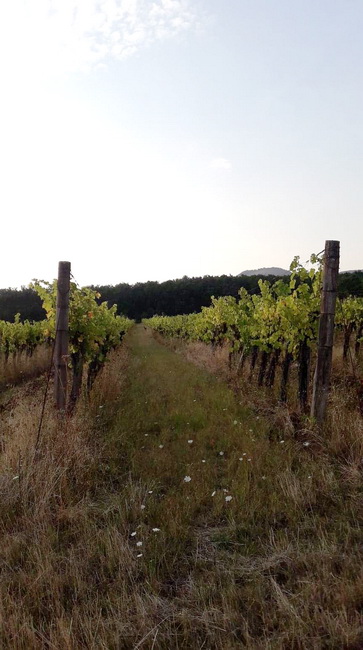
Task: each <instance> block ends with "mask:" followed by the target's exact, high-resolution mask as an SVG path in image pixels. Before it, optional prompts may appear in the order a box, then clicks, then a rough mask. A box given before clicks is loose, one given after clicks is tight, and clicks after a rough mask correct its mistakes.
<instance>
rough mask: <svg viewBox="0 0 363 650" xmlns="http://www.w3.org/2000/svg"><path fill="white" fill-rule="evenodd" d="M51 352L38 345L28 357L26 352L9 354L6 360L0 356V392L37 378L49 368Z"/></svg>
mask: <svg viewBox="0 0 363 650" xmlns="http://www.w3.org/2000/svg"><path fill="white" fill-rule="evenodd" d="M51 356H52V350H51V347H50V346H49V345H45V344H44V345H39V346H38V347H37V348H36V349H35V350H34V352H33V354H32V356H29V355H28V354H27V353H26V352H16V353H14V354H11V355H10V356H9V358H8V360H5V357H4V355H0V390H1V391H3V390H4V389H6V388H8V387H9V386H12V385H14V384H18V383H21V382H22V381H25V380H27V379H31V378H32V377H37V376H39V375H40V374H41V373H42V372H45V371H46V370H47V369H48V368H49V364H50V361H51Z"/></svg>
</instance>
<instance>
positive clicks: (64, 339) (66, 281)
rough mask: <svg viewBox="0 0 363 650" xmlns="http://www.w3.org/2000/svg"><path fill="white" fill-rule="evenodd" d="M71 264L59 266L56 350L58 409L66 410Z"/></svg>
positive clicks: (55, 379)
mask: <svg viewBox="0 0 363 650" xmlns="http://www.w3.org/2000/svg"><path fill="white" fill-rule="evenodd" d="M70 275H71V263H70V262H59V264H58V289H57V308H56V340H55V350H54V366H55V376H54V396H55V402H56V407H57V409H59V410H65V408H66V403H67V363H68V339H69V335H68V315H69V288H70Z"/></svg>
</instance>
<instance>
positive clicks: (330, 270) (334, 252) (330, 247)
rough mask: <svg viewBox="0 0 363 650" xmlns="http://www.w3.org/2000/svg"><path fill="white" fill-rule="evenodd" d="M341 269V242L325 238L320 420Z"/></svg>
mask: <svg viewBox="0 0 363 650" xmlns="http://www.w3.org/2000/svg"><path fill="white" fill-rule="evenodd" d="M338 273H339V242H338V241H327V242H325V254H324V268H323V289H322V296H321V305H320V319H319V334H318V357H317V361H316V368H315V375H314V386H313V399H312V404H311V416H312V417H314V418H316V420H317V422H318V423H319V424H322V422H323V421H324V419H325V415H326V407H327V402H328V393H329V384H330V374H331V366H332V356H333V339H334V319H335V304H336V299H337V286H338Z"/></svg>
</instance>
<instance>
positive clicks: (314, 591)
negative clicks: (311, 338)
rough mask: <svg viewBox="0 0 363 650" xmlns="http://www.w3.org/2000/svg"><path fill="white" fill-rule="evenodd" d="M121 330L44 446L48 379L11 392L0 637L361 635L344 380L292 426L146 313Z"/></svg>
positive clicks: (320, 640) (281, 640) (193, 643)
mask: <svg viewBox="0 0 363 650" xmlns="http://www.w3.org/2000/svg"><path fill="white" fill-rule="evenodd" d="M126 346H129V348H127V347H123V348H122V350H121V351H120V352H118V353H117V354H115V355H114V358H113V360H112V362H111V363H110V364H109V365H108V366H107V367H106V369H105V371H104V372H103V374H102V375H101V377H99V379H98V380H97V385H96V386H95V388H94V391H93V395H92V396H91V399H90V402H89V403H86V402H83V404H81V405H80V406H79V408H78V410H77V413H76V414H75V417H74V418H73V420H72V421H69V422H66V423H65V424H64V425H63V424H62V423H60V422H58V421H57V419H56V418H54V415H53V414H52V410H51V407H50V405H48V410H47V415H46V420H45V425H44V430H43V434H42V437H41V444H40V447H39V453H37V454H36V455H34V442H35V439H36V432H37V424H38V417H39V411H40V408H39V402H40V397H41V394H42V390H43V386H42V383H41V381H39V382H38V384H37V383H36V382H35V383H33V384H32V385H31V386H30V385H29V386H22V387H20V388H18V389H15V390H14V391H13V397H12V405H11V410H9V411H6V413H5V414H4V415H6V417H3V420H2V425H1V427H2V428H1V435H2V449H3V454H2V458H1V464H2V468H1V469H2V471H1V482H0V489H1V507H0V526H1V533H2V544H1V551H0V562H1V564H0V566H1V574H2V575H1V581H0V593H1V599H0V603H1V604H0V616H1V632H0V646H1V647H2V648H4V649H5V650H6V649H7V648H12V649H13V648H14V649H15V650H17V649H23V648H25V649H28V648H29V649H30V650H32V649H33V648H34V649H38V648H47V649H48V648H49V649H51V648H57V649H60V650H62V649H63V648H65V649H72V650H73V649H74V650H76V649H77V648H90V649H91V648H97V649H98V648H100V649H104V650H106V649H107V650H109V649H112V650H113V649H115V650H116V649H117V650H119V649H125V650H126V649H134V650H136V649H137V648H141V649H143V650H144V649H149V650H152V649H154V650H156V649H160V650H170V649H174V648H176V649H183V650H184V649H185V650H188V649H192V650H194V649H195V650H197V649H198V650H199V649H202V648H205V650H211V649H223V650H233V649H235V648H236V649H237V648H241V647H242V648H249V649H253V650H254V649H257V650H258V649H261V650H267V649H268V650H270V649H271V650H275V649H276V650H287V649H288V650H290V649H292V650H305V649H306V650H311V649H325V648H326V649H328V648H331V649H337V650H338V649H341V648H345V649H346V650H348V649H349V650H353V649H355V650H359V648H362V647H363V626H362V609H363V587H362V585H363V580H362V578H363V576H362V569H361V567H362V566H363V563H362V559H363V557H362V556H363V551H362V544H361V531H360V524H361V520H362V514H363V512H362V501H361V494H362V490H363V484H362V478H361V474H362V473H361V465H360V463H361V459H362V457H363V454H362V443H361V441H362V440H363V426H362V419H361V418H359V417H358V415H357V413H356V412H353V411H352V410H350V409H349V404H348V405H347V403H346V401H345V398H344V395H342V393H341V391H340V389H338V388H337V389H336V392H335V393H334V395H333V400H332V410H331V420H330V422H329V425H328V427H327V431H325V432H324V434H323V435H322V434H319V433H318V432H317V431H314V430H312V429H311V428H309V427H308V426H306V427H305V429H304V431H300V432H299V435H296V428H295V427H294V425H293V424H292V422H291V418H290V417H289V414H288V412H287V411H286V409H285V410H283V409H282V408H281V409H280V411H278V412H276V413H275V414H274V419H273V420H272V419H270V415H271V410H270V411H266V416H264V415H263V414H262V413H260V412H258V411H256V410H255V409H254V408H251V407H248V408H246V406H245V404H240V403H239V402H238V400H236V399H235V395H234V393H233V392H232V391H231V390H229V389H228V387H227V386H226V384H225V383H223V382H221V381H219V380H218V379H216V378H215V377H214V376H213V375H211V374H210V373H207V372H203V371H202V370H200V369H199V368H197V367H195V366H194V365H192V364H188V363H186V362H185V360H184V358H183V356H182V354H179V355H175V354H173V353H172V352H171V351H170V350H169V349H167V348H165V347H163V346H160V345H158V344H157V343H156V342H155V341H154V340H153V339H152V337H151V336H150V334H149V333H148V332H145V331H144V330H143V328H137V329H136V330H135V331H134V333H131V335H129V337H128V341H126ZM188 440H193V442H192V443H188ZM282 440H283V441H284V442H282ZM304 442H308V443H309V444H308V445H307V446H304ZM221 451H223V455H221V454H220V452H221ZM240 458H242V459H243V460H242V461H241V460H239V459H240ZM249 458H250V459H251V460H248V459H249ZM203 461H205V462H203ZM186 476H190V477H191V481H189V482H185V481H184V477H186ZM16 477H17V478H16ZM214 492H215V494H214V496H212V494H213V493H214ZM226 496H232V499H231V500H229V501H226ZM155 528H158V529H160V530H153V529H155ZM132 533H136V534H135V535H132ZM138 542H142V545H139V546H137V543H138ZM141 554H142V555H141ZM138 556H140V557H138Z"/></svg>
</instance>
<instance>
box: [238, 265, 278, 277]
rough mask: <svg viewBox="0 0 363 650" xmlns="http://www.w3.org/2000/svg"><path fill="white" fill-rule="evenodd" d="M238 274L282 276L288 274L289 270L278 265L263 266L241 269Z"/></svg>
mask: <svg viewBox="0 0 363 650" xmlns="http://www.w3.org/2000/svg"><path fill="white" fill-rule="evenodd" d="M238 275H239V276H240V275H247V276H251V275H277V276H284V275H290V271H288V270H287V269H282V268H280V267H279V266H264V267H263V268H261V269H252V270H248V271H242V273H239V274H238Z"/></svg>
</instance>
